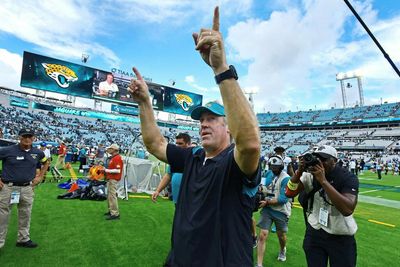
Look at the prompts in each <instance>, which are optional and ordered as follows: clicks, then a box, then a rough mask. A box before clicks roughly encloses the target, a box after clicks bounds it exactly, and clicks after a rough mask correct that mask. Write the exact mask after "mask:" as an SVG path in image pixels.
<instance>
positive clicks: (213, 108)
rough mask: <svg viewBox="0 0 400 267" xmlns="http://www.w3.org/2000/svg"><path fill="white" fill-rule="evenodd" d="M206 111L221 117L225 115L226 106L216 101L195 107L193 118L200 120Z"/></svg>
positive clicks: (191, 115)
mask: <svg viewBox="0 0 400 267" xmlns="http://www.w3.org/2000/svg"><path fill="white" fill-rule="evenodd" d="M204 112H210V113H212V114H214V115H217V116H219V117H225V109H224V106H223V105H221V104H219V103H218V102H216V101H212V102H208V103H207V104H205V105H204V106H199V107H196V108H195V109H193V111H192V113H191V114H190V117H192V119H194V120H200V117H201V114H203V113H204Z"/></svg>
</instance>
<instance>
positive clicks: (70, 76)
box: [42, 63, 78, 88]
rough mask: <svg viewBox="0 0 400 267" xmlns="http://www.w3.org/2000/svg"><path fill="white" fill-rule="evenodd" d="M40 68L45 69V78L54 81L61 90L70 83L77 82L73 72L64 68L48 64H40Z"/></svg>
mask: <svg viewBox="0 0 400 267" xmlns="http://www.w3.org/2000/svg"><path fill="white" fill-rule="evenodd" d="M42 66H43V67H44V68H45V69H46V74H47V76H49V77H50V78H52V79H53V80H55V81H56V82H57V84H58V86H60V87H62V88H68V87H69V85H70V83H72V82H76V81H77V80H78V76H76V74H75V72H74V71H73V70H71V69H70V68H68V67H66V66H63V65H59V64H50V63H42Z"/></svg>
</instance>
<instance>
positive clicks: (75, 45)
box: [0, 0, 120, 66]
mask: <svg viewBox="0 0 400 267" xmlns="http://www.w3.org/2000/svg"><path fill="white" fill-rule="evenodd" d="M85 4H86V5H85ZM93 10H95V6H94V5H93V3H92V2H83V3H79V2H75V1H56V0H48V1H20V2H18V3H16V2H15V1H12V0H8V1H3V2H2V5H0V17H1V18H2V23H0V32H1V31H3V32H6V33H9V34H12V35H14V36H15V37H17V38H19V39H21V40H23V41H25V42H28V43H32V44H34V45H36V46H37V49H38V50H39V51H42V52H44V53H45V54H46V55H51V56H58V57H62V58H69V59H71V58H75V59H76V58H80V57H81V54H82V52H83V51H85V52H87V53H89V54H91V55H92V56H101V57H103V58H104V60H105V61H106V62H107V63H108V64H110V66H118V65H119V63H120V59H119V58H118V57H117V56H116V55H115V54H114V52H113V51H112V50H110V49H109V48H107V47H104V46H103V45H101V44H99V43H97V42H94V41H92V40H93V37H94V36H97V35H102V34H103V33H102V32H103V29H102V26H103V25H104V24H103V22H102V20H101V19H100V18H99V17H97V16H96V15H95V14H93V13H92V12H93ZM99 32H100V33H99Z"/></svg>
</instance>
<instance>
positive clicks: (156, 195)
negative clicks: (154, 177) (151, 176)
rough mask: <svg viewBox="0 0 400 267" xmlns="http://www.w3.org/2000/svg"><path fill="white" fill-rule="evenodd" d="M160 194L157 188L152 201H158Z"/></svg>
mask: <svg viewBox="0 0 400 267" xmlns="http://www.w3.org/2000/svg"><path fill="white" fill-rule="evenodd" d="M159 194H160V192H158V191H157V190H156V191H155V192H154V193H153V194H152V195H151V201H153V202H157V197H158V195H159Z"/></svg>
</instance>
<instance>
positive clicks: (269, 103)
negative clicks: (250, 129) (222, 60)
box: [227, 0, 345, 111]
mask: <svg viewBox="0 0 400 267" xmlns="http://www.w3.org/2000/svg"><path fill="white" fill-rule="evenodd" d="M304 8H305V11H303V10H301V9H300V8H290V9H287V10H284V11H275V12H272V13H271V15H270V17H269V18H268V19H265V20H255V19H250V20H247V21H245V22H240V23H238V24H236V25H234V26H232V27H231V28H230V29H229V34H228V37H227V43H228V45H229V47H230V50H229V51H230V52H231V53H233V57H234V58H235V59H236V60H240V61H245V62H250V63H249V67H248V74H247V76H246V77H243V79H242V81H243V82H244V86H258V87H259V88H260V92H259V94H258V96H257V97H255V106H256V110H258V111H261V110H263V109H264V108H265V109H266V110H275V111H279V110H282V109H283V110H288V109H291V110H294V109H295V107H296V104H297V105H298V103H299V101H304V100H306V99H307V98H312V97H313V95H312V93H311V92H310V88H312V87H313V82H312V81H311V80H309V76H310V72H311V71H312V70H313V64H314V60H313V57H312V55H314V54H316V53H320V52H323V51H324V50H326V49H327V48H330V47H334V45H335V43H336V42H337V40H338V39H339V37H340V35H341V33H342V31H343V23H344V21H345V12H344V7H343V5H342V3H340V2H336V1H321V0H315V1H308V2H304ZM327 10H335V12H330V13H329V14H327V12H326V11H327Z"/></svg>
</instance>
